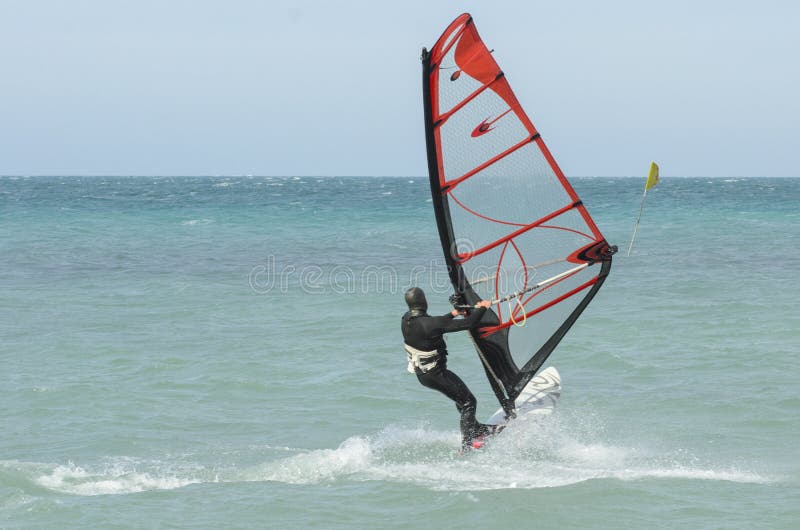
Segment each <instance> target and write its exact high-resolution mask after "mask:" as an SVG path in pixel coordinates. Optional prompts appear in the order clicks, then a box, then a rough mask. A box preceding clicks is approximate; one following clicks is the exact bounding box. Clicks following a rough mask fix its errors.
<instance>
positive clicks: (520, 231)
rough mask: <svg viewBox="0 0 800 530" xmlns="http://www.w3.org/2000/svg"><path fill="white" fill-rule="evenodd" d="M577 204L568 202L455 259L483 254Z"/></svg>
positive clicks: (466, 258)
mask: <svg viewBox="0 0 800 530" xmlns="http://www.w3.org/2000/svg"><path fill="white" fill-rule="evenodd" d="M578 204H579V203H573V204H568V205H567V206H564V207H563V208H560V209H558V210H556V211H555V212H552V213H550V214H548V215H545V216H544V217H542V218H541V219H539V220H537V221H534V222H532V223H530V224H528V225H525V226H523V227H522V228H520V229H519V230H516V231H514V232H512V233H510V234H508V235H507V236H505V237H502V238H500V239H498V240H497V241H495V242H493V243H489V244H488V245H484V246H482V247H481V248H479V249H478V250H473V251H471V252H464V253H459V254H458V255H457V256H456V259H457V261H458V262H459V263H464V262H465V261H467V260H468V259H470V258H472V257H473V256H477V255H478V254H483V253H484V252H486V251H487V250H491V249H493V248H494V247H496V246H498V245H501V244H503V243H505V242H506V241H509V240H510V239H514V238H515V237H517V236H518V235H520V234H524V233H525V232H527V231H528V230H530V229H531V228H536V227H537V226H539V225H541V224H543V223H546V222H547V221H549V220H550V219H553V218H555V217H558V216H559V215H561V214H563V213H564V212H568V211H570V210H571V209H573V208H575V207H576V206H577V205H578Z"/></svg>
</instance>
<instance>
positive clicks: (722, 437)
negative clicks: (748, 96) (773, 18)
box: [0, 177, 800, 528]
mask: <svg viewBox="0 0 800 530" xmlns="http://www.w3.org/2000/svg"><path fill="white" fill-rule="evenodd" d="M643 182H644V181H643V179H624V178H613V179H612V178H592V179H575V180H574V185H575V187H576V189H577V191H578V193H579V194H580V195H581V196H582V198H583V199H584V201H585V202H586V204H587V205H588V207H589V209H590V211H591V212H592V213H593V215H594V217H595V220H596V221H597V223H598V225H599V226H600V228H601V230H602V231H603V232H604V234H605V235H606V237H607V238H608V239H609V241H611V242H612V243H614V244H617V245H619V246H620V248H621V255H618V258H616V259H615V263H614V268H613V270H612V272H611V276H610V277H609V279H608V281H607V283H606V285H605V286H604V287H603V289H602V290H601V291H600V293H599V295H598V296H597V298H596V299H595V301H594V302H593V303H592V305H591V306H590V307H589V309H588V310H587V312H586V313H585V314H584V316H583V317H582V318H581V319H580V320H579V321H578V324H577V325H576V326H575V327H574V328H573V330H572V331H571V332H570V334H569V335H568V336H567V338H566V339H565V341H564V342H563V343H562V344H561V345H560V346H559V348H558V349H557V350H556V352H555V353H554V354H553V356H552V357H551V359H550V362H549V363H548V364H553V365H555V366H557V367H558V369H559V371H560V372H561V375H562V379H563V385H564V392H563V394H562V399H561V401H560V403H559V408H558V410H557V412H556V414H554V415H553V416H551V417H548V418H544V419H541V420H540V421H539V422H537V423H531V424H530V425H524V426H520V428H518V429H517V430H516V431H515V432H511V431H509V432H508V433H507V435H506V434H504V436H503V437H501V438H498V439H497V440H495V443H494V444H493V445H492V447H491V448H490V450H488V451H486V452H484V453H480V454H473V455H470V456H469V457H467V458H459V457H458V456H457V454H456V453H457V448H458V439H459V434H458V424H457V423H458V422H457V420H458V418H457V414H456V411H455V408H454V407H453V406H452V404H450V403H449V402H448V401H446V400H445V399H444V398H443V397H441V396H439V395H438V394H435V393H433V392H431V391H430V390H428V389H425V388H423V387H422V386H421V385H419V384H418V383H417V381H416V380H415V378H414V377H412V376H409V375H407V374H406V373H405V361H404V353H403V352H402V350H401V348H400V342H401V337H400V334H399V317H400V315H401V314H402V312H403V311H404V304H403V302H402V292H403V291H404V290H405V288H407V287H408V286H409V285H410V284H412V283H419V284H420V285H422V286H423V287H425V288H427V290H428V291H429V298H430V300H431V305H432V309H433V310H436V311H442V312H444V311H445V310H447V295H448V294H449V291H448V290H447V289H446V276H445V275H444V272H443V269H442V261H441V258H440V250H439V248H438V239H437V236H436V234H435V232H434V220H433V214H432V212H431V208H430V202H429V193H428V191H427V181H426V179H425V178H305V177H304V178H257V177H254V178H247V177H237V178H189V177H187V178H138V177H137V178H133V177H132V178H101V177H92V178H88V177H87V178H83V177H80V178H78V177H63V178H59V177H49V178H15V177H4V178H0V336H1V337H2V341H0V362H2V366H3V372H2V373H3V377H2V378H0V395H2V396H3V407H2V410H1V411H0V427H2V431H3V435H2V437H0V528H100V527H103V528H264V527H277V528H288V527H295V526H307V527H324V528H354V527H358V528H394V527H397V528H402V527H411V526H418V525H421V524H423V525H424V526H427V527H432V528H458V527H462V526H469V527H476V526H477V527H492V528H497V527H513V526H516V527H519V526H524V527H539V528H551V527H556V526H558V527H566V528H612V527H614V528H616V527H629V528H643V527H647V528H672V527H676V526H685V527H689V528H751V527H764V528H796V527H797V526H798V521H800V508H799V507H798V506H800V503H798V499H799V498H800V488H799V487H798V486H800V449H798V444H797V439H798V435H800V427H799V426H800V414H799V413H798V410H800V394H799V393H798V391H797V381H798V378H799V377H800V369H798V363H797V355H798V353H800V312H798V310H797V300H798V297H800V287H798V285H797V282H796V280H795V278H796V275H797V271H798V265H797V262H796V259H795V251H796V249H797V247H798V243H800V241H798V237H797V235H796V234H797V227H798V226H800V208H798V204H800V179H769V178H757V179H756V178H753V179H733V178H731V179H702V178H697V179H696V178H691V179H690V178H665V179H662V182H661V183H660V184H659V186H658V187H657V188H655V189H653V190H652V191H651V192H650V193H649V196H648V202H647V205H646V207H645V213H644V217H643V220H642V224H641V226H640V228H639V233H638V236H637V242H636V245H635V247H634V251H633V253H632V255H631V257H629V258H627V257H625V256H624V253H625V250H626V249H627V243H628V240H629V238H630V235H631V232H632V229H633V222H634V220H635V217H636V214H637V213H638V208H639V198H640V196H641V191H642V186H643ZM449 344H450V351H451V356H450V365H451V367H452V368H453V369H454V370H455V371H456V372H457V373H459V374H460V375H461V376H462V377H463V378H464V379H465V380H466V381H467V382H468V384H469V385H470V387H471V388H472V389H473V391H474V392H475V394H476V395H477V397H478V400H479V415H480V416H482V417H485V416H488V415H489V414H491V413H492V412H493V411H494V410H495V408H496V404H495V401H494V397H493V396H492V394H491V391H490V390H489V388H488V385H487V384H486V382H485V381H484V379H483V376H482V372H481V369H480V366H479V361H478V359H477V357H476V355H475V354H474V351H473V350H472V347H471V345H470V344H469V342H468V340H467V338H466V337H458V336H457V337H453V338H452V339H450V341H449Z"/></svg>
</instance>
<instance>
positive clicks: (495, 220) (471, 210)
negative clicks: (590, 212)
mask: <svg viewBox="0 0 800 530" xmlns="http://www.w3.org/2000/svg"><path fill="white" fill-rule="evenodd" d="M452 191H453V189H452V188H451V189H449V190H448V191H447V193H448V194H449V195H450V198H451V199H453V201H454V202H455V203H456V204H458V205H459V206H461V207H462V208H464V209H465V210H466V211H468V212H469V213H471V214H472V215H474V216H476V217H480V218H481V219H485V220H487V221H491V222H492V223H499V224H501V225H509V226H525V224H524V223H512V222H511V221H501V220H500V219H495V218H493V217H489V216H488V215H483V214H481V213H478V212H476V211H475V210H473V209H472V208H470V207H469V206H467V205H465V204H464V203H463V202H461V201H459V200H458V198H457V197H456V196H455V195H453V193H452ZM579 233H580V232H579Z"/></svg>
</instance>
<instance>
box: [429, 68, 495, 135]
mask: <svg viewBox="0 0 800 530" xmlns="http://www.w3.org/2000/svg"><path fill="white" fill-rule="evenodd" d="M500 79H502V77H495V78H494V79H493V80H492V81H491V82H489V83H487V84H485V85H483V86H482V87H480V88H478V89H477V90H475V91H474V92H473V93H472V94H470V95H469V96H467V97H466V98H464V99H462V100H461V101H460V102H459V103H458V105H456V106H455V107H453V108H452V109H450V110H448V111H447V112H445V113H444V114H439V115H438V117H437V116H436V115H434V120H435V121H434V124H433V126H434V127H441V126H442V124H444V122H446V121H447V120H449V119H450V116H452V115H453V114H455V113H456V112H458V111H459V110H461V109H463V108H464V107H465V106H466V105H467V104H468V103H469V102H470V101H472V100H473V99H475V98H476V97H478V96H480V95H481V94H482V93H483V92H485V91H486V89H487V88H489V87H491V86H492V85H493V84H494V83H495V82H496V81H498V80H500ZM437 110H438V109H437ZM509 110H510V109H509Z"/></svg>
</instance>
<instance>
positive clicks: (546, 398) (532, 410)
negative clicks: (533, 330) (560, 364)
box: [485, 366, 561, 425]
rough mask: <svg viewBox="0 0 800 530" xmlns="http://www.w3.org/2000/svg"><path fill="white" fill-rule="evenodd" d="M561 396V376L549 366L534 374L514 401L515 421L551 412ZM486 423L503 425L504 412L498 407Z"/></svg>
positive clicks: (553, 367) (504, 420)
mask: <svg viewBox="0 0 800 530" xmlns="http://www.w3.org/2000/svg"><path fill="white" fill-rule="evenodd" d="M559 396H561V376H560V375H559V373H558V370H556V368H555V366H550V367H549V368H546V369H544V370H542V371H541V372H539V373H538V374H536V376H535V377H534V378H533V379H531V380H530V382H529V383H528V384H527V385H525V388H524V389H523V390H522V392H520V394H519V396H517V399H516V400H515V401H514V403H515V406H516V411H517V417H516V421H519V420H521V419H523V418H524V417H526V416H530V415H547V414H552V412H553V410H554V409H555V407H556V402H557V401H558V398H559ZM485 423H486V424H488V425H505V424H506V423H508V421H507V420H506V413H505V411H503V409H502V408H501V409H499V410H498V411H497V412H495V413H494V414H493V415H492V417H490V418H489V419H488V420H486V422H485Z"/></svg>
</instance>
